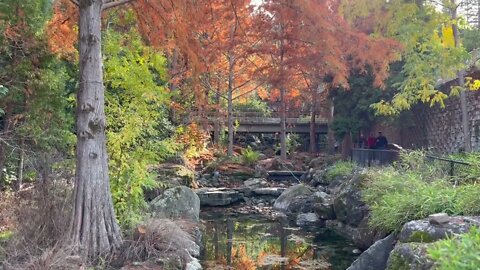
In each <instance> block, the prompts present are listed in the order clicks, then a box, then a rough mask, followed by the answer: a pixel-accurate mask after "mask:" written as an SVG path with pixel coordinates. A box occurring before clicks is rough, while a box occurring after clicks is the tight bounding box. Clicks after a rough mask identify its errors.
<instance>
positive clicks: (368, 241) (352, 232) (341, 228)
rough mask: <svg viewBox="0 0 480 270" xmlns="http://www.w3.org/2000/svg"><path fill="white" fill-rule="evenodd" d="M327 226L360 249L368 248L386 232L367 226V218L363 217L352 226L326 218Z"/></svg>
mask: <svg viewBox="0 0 480 270" xmlns="http://www.w3.org/2000/svg"><path fill="white" fill-rule="evenodd" d="M326 226H327V228H330V229H332V230H334V231H336V232H337V233H338V234H340V235H342V236H343V237H345V238H347V239H349V240H350V241H352V242H353V244H354V245H355V246H356V247H358V248H359V249H361V250H366V249H368V248H369V247H370V246H371V245H373V243H375V242H376V241H378V240H380V239H382V238H384V237H385V236H386V233H384V232H382V231H379V230H375V229H372V228H370V227H369V225H368V219H364V220H363V221H362V222H361V223H360V224H359V226H358V227H354V226H351V225H348V224H345V223H343V222H340V221H338V220H327V222H326Z"/></svg>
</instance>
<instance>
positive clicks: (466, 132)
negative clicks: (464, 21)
mask: <svg viewBox="0 0 480 270" xmlns="http://www.w3.org/2000/svg"><path fill="white" fill-rule="evenodd" d="M453 4H455V1H453ZM451 14H452V19H453V20H454V21H456V20H457V7H454V8H452V9H451ZM452 29H453V38H454V41H455V47H459V46H461V44H460V36H459V32H458V25H457V23H453V25H452ZM457 78H458V84H459V86H460V87H461V88H462V89H461V91H460V109H461V116H462V130H463V146H464V148H465V151H467V152H470V151H471V150H472V144H471V137H470V126H469V124H468V121H469V117H468V108H467V107H468V104H467V93H465V72H464V71H463V70H460V71H458V73H457Z"/></svg>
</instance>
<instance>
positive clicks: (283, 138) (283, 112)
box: [280, 86, 287, 160]
mask: <svg viewBox="0 0 480 270" xmlns="http://www.w3.org/2000/svg"><path fill="white" fill-rule="evenodd" d="M285 96H286V90H285V87H284V86H282V87H281V88H280V106H281V107H280V158H281V159H282V160H287V104H286V101H285Z"/></svg>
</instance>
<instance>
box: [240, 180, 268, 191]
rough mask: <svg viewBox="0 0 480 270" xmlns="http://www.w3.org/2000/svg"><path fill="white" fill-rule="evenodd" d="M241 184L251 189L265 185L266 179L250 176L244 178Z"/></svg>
mask: <svg viewBox="0 0 480 270" xmlns="http://www.w3.org/2000/svg"><path fill="white" fill-rule="evenodd" d="M243 185H244V186H245V187H247V188H251V189H254V188H261V187H265V186H266V185H267V181H266V180H265V178H250V179H248V180H245V181H244V182H243Z"/></svg>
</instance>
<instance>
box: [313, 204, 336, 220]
mask: <svg viewBox="0 0 480 270" xmlns="http://www.w3.org/2000/svg"><path fill="white" fill-rule="evenodd" d="M313 211H314V212H315V213H316V214H317V215H318V216H319V217H320V218H321V219H325V220H330V219H335V211H333V203H331V202H330V203H329V202H327V203H315V204H314V205H313Z"/></svg>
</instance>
